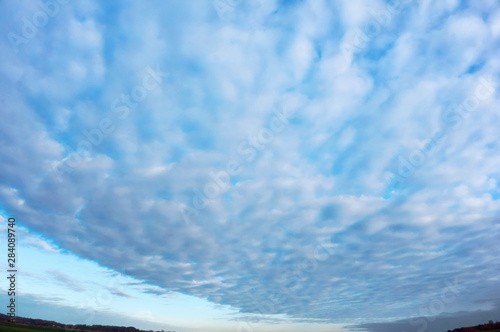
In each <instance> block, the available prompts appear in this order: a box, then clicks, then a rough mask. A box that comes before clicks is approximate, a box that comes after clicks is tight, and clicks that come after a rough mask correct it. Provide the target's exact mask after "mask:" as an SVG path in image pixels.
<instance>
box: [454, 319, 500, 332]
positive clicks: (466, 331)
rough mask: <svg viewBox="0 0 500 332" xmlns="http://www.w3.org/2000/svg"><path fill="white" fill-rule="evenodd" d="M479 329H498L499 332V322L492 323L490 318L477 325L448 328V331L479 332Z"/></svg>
mask: <svg viewBox="0 0 500 332" xmlns="http://www.w3.org/2000/svg"><path fill="white" fill-rule="evenodd" d="M479 331H491V332H493V331H499V332H500V322H496V323H493V321H491V320H490V322H489V323H488V324H482V325H477V326H469V327H461V328H458V329H454V330H448V332H479Z"/></svg>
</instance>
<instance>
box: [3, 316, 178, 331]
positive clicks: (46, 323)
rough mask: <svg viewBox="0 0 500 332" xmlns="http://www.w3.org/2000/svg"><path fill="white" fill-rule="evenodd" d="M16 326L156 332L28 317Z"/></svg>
mask: <svg viewBox="0 0 500 332" xmlns="http://www.w3.org/2000/svg"><path fill="white" fill-rule="evenodd" d="M9 319H10V317H9V316H7V315H4V314H0V322H8V321H9ZM16 324H22V325H29V326H37V327H50V328H56V329H63V330H66V329H67V330H75V331H96V332H154V331H152V330H150V331H145V330H139V329H136V328H135V327H131V326H129V327H124V326H108V325H82V324H78V325H66V324H62V323H58V322H54V321H50V320H44V319H34V318H26V317H16ZM158 332H160V331H158ZM164 332H175V331H164Z"/></svg>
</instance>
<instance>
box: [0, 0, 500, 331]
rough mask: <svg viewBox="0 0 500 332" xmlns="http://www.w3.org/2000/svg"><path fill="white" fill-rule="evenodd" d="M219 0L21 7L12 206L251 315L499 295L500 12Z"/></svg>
mask: <svg viewBox="0 0 500 332" xmlns="http://www.w3.org/2000/svg"><path fill="white" fill-rule="evenodd" d="M220 3H222V2H221V1H215V2H213V3H212V2H210V1H199V2H197V5H196V6H192V5H190V4H188V3H183V2H179V1H170V2H159V1H149V2H147V3H143V2H141V3H139V2H119V1H107V2H93V1H85V2H76V3H73V2H72V3H71V4H66V3H65V2H63V1H59V2H57V1H53V2H50V1H48V2H45V3H44V4H45V5H44V6H49V5H47V4H50V6H49V7H50V8H48V7H47V8H46V7H43V6H42V5H41V3H39V2H36V1H25V2H22V3H14V2H2V3H0V7H1V9H2V10H0V12H1V13H3V14H1V16H2V19H1V20H0V22H1V23H0V31H1V32H2V35H4V36H5V38H2V39H1V40H0V49H1V50H2V54H3V56H2V57H3V59H4V61H2V62H1V63H0V73H1V76H0V91H2V92H1V93H0V97H1V103H2V106H1V112H2V119H3V121H2V122H1V123H0V147H1V150H2V152H3V153H2V154H1V156H0V158H1V163H0V165H1V166H0V167H1V169H0V184H1V186H0V200H1V202H2V209H3V210H5V211H7V212H8V213H9V214H12V215H15V216H16V218H17V219H18V220H19V222H21V223H22V224H23V225H25V226H27V227H28V228H29V229H30V230H33V231H34V232H38V233H40V234H43V235H44V236H46V237H48V238H50V239H52V240H53V241H54V242H55V243H57V244H58V245H59V246H61V247H62V248H65V249H67V250H70V251H72V252H74V253H76V254H77V255H80V256H82V257H85V258H89V259H92V260H95V261H97V262H98V263H99V264H101V265H103V266H106V267H109V268H112V269H114V270H116V271H120V272H122V273H125V274H128V275H131V276H133V277H135V278H138V279H141V280H144V281H145V282H147V283H150V284H154V285H157V286H160V287H162V288H164V289H166V290H168V291H178V292H181V293H184V294H190V295H195V296H198V297H202V298H206V299H209V300H210V301H213V302H216V303H220V304H227V305H231V306H233V307H235V308H238V309H240V311H241V312H244V313H254V314H259V313H264V314H286V315H289V316H290V317H294V318H301V319H311V320H321V321H327V322H340V323H348V322H357V321H370V320H371V321H375V320H384V319H393V318H395V317H396V318H403V317H409V316H423V315H427V314H429V315H438V314H441V313H443V312H456V311H460V310H475V309H480V308H483V307H484V306H486V307H487V306H488V305H490V306H491V305H493V303H495V302H494V301H493V299H491V292H492V290H494V289H499V286H500V281H499V279H498V275H499V269H498V264H495V259H496V258H497V257H499V256H500V247H499V246H498V238H499V235H500V224H499V217H498V213H499V211H500V203H499V201H498V198H499V186H498V181H499V179H500V173H499V171H498V170H499V169H500V158H499V156H500V153H499V152H500V147H499V146H498V143H497V138H498V126H499V124H500V119H499V117H498V107H499V105H500V103H499V96H498V84H499V80H498V74H499V63H498V60H497V57H496V56H495V55H496V54H498V45H499V44H498V40H499V39H498V38H499V36H500V28H499V27H500V7H498V5H497V4H496V3H495V2H494V1H482V2H481V5H479V4H478V3H476V2H473V1H462V2H459V1H452V0H450V1H442V2H440V3H439V4H436V3H433V2H431V1H420V2H417V1H402V2H399V3H385V2H383V1H355V2H353V1H348V0H345V1H337V2H334V3H331V2H328V1H257V2H245V1H241V2H240V1H232V2H230V1H226V2H224V3H223V4H225V7H220V6H219V5H220ZM221 8H222V9H221ZM7 13H9V14H7ZM146 17H147V19H145V18H146ZM44 18H46V19H44ZM44 22H45V23H44ZM35 30H36V31H35ZM457 278H458V279H457ZM60 281H61V282H65V276H64V275H63V274H61V275H60ZM450 283H452V284H454V285H455V286H454V287H456V292H455V293H452V294H453V297H452V296H451V295H450V293H449V290H448V287H449V286H448V284H450ZM116 292H117V293H119V292H120V291H119V290H116ZM442 296H448V297H446V299H448V300H449V301H444V300H441V301H442V303H443V304H444V306H443V307H439V308H438V307H437V306H436V305H432V303H433V301H435V300H436V299H437V300H439V299H441V298H442ZM452 298H453V299H452ZM488 301H490V302H488ZM479 302H481V304H478V303H479ZM485 303H486V304H485ZM488 303H489V304H488ZM422 307H423V308H428V310H427V311H428V313H427V314H426V313H421V312H420V311H421V308H422ZM429 308H430V309H429Z"/></svg>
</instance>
